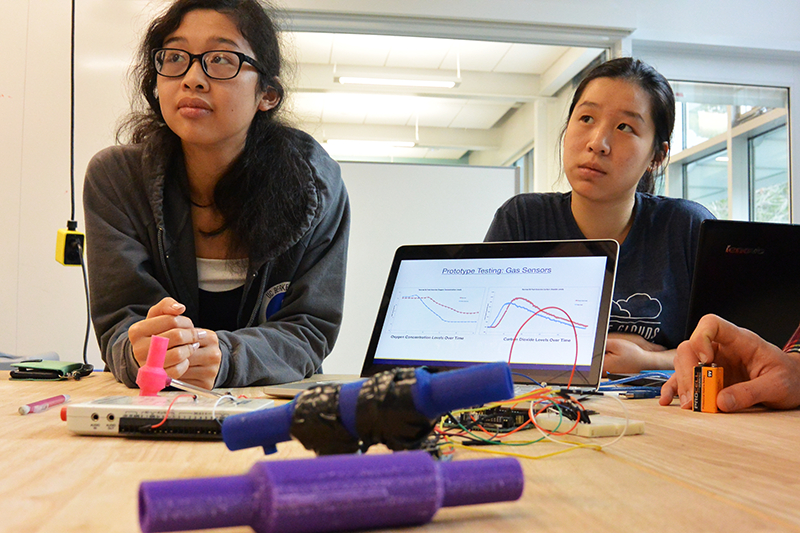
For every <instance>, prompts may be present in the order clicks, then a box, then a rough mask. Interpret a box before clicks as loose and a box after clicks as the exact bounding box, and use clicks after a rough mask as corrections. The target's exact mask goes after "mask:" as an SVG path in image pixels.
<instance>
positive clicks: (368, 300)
mask: <svg viewBox="0 0 800 533" xmlns="http://www.w3.org/2000/svg"><path fill="white" fill-rule="evenodd" d="M342 177H343V178H344V182H345V185H346V186H347V191H348V193H349V194H350V208H351V210H352V225H351V228H350V248H349V252H348V258H347V287H346V289H345V308H344V320H343V321H342V330H341V333H340V335H339V339H338V340H337V341H336V346H335V348H334V350H333V353H331V355H330V356H329V357H328V358H327V359H326V360H325V364H324V365H323V369H324V370H325V372H326V373H328V374H359V373H360V372H361V366H362V364H363V363H364V355H365V354H366V353H367V346H368V345H369V339H370V335H371V333H372V328H373V326H374V324H375V318H376V316H377V313H378V306H379V304H380V299H381V296H382V295H383V290H384V287H385V286H386V278H387V277H388V275H389V267H390V266H391V264H392V258H393V257H394V252H395V250H396V249H397V247H399V246H401V245H403V244H430V243H446V242H451V243H456V242H480V241H482V240H483V237H484V236H485V235H486V230H487V229H488V228H489V224H490V223H491V221H492V217H494V213H495V211H496V210H497V208H498V207H500V205H502V204H503V202H505V201H506V200H507V199H509V198H510V197H511V196H513V195H514V194H515V193H516V192H518V188H519V169H517V168H514V167H504V168H497V167H494V168H489V167H477V166H437V165H403V164H400V165H398V164H391V163H342Z"/></svg>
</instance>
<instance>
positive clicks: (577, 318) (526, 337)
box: [264, 240, 618, 396]
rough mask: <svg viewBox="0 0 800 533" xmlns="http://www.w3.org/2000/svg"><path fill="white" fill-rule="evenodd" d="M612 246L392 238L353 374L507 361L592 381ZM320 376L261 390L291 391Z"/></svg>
mask: <svg viewBox="0 0 800 533" xmlns="http://www.w3.org/2000/svg"><path fill="white" fill-rule="evenodd" d="M617 255H618V245H617V243H616V241H612V240H580V241H541V242H503V243H474V244H430V245H409V246H401V247H400V248H398V250H397V252H396V253H395V256H394V260H393V262H392V267H391V269H390V272H389V276H388V280H387V282H386V289H385V291H384V294H383V298H382V299H381V304H380V308H379V311H378V316H377V317H376V320H375V326H374V328H373V332H372V337H371V340H370V343H369V348H368V350H367V353H366V356H365V358H364V364H363V368H362V371H361V377H369V376H371V375H373V374H375V373H377V372H380V371H383V370H388V369H391V368H395V367H419V366H425V367H427V368H429V369H431V370H435V371H440V370H451V369H456V368H463V367H466V366H470V365H475V364H480V363H488V362H495V361H506V362H508V363H510V365H511V368H512V371H513V372H515V373H517V375H516V376H515V379H514V381H516V382H518V383H525V384H531V383H532V381H531V380H536V381H538V382H547V383H548V384H550V385H562V386H563V385H567V384H568V383H569V384H570V386H572V387H574V388H584V389H596V388H597V386H598V384H599V381H600V374H601V370H602V366H603V357H604V355H605V341H606V334H607V330H608V320H609V314H610V309H611V298H612V295H613V291H614V275H615V271H616V265H617ZM353 378H354V379H357V376H353ZM320 380H323V381H324V380H326V376H325V375H324V374H321V375H317V376H314V377H313V378H309V379H307V380H304V381H303V382H299V383H295V384H284V385H276V386H270V387H267V388H265V389H264V391H265V392H266V393H268V394H271V395H274V396H290V395H294V394H296V393H297V392H300V391H301V390H303V388H308V387H309V386H313V385H315V384H317V383H318V382H319V381H320ZM298 386H299V387H298Z"/></svg>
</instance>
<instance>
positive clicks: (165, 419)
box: [150, 394, 194, 429]
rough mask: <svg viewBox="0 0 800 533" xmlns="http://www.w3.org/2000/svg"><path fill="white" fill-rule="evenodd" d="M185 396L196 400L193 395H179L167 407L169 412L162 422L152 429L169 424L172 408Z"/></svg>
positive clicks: (151, 427) (165, 414)
mask: <svg viewBox="0 0 800 533" xmlns="http://www.w3.org/2000/svg"><path fill="white" fill-rule="evenodd" d="M185 396H189V397H190V398H194V395H193V394H178V395H177V396H175V398H173V399H172V401H171V402H169V406H167V412H166V413H164V418H163V419H162V420H161V422H159V423H158V424H156V425H155V426H150V429H156V428H158V427H161V426H163V425H164V424H165V423H166V422H167V418H169V412H170V411H172V406H173V405H175V402H177V401H178V398H183V397H185Z"/></svg>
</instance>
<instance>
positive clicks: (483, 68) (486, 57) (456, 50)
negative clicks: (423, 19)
mask: <svg viewBox="0 0 800 533" xmlns="http://www.w3.org/2000/svg"><path fill="white" fill-rule="evenodd" d="M510 48H511V44H510V43H487V42H481V41H456V44H455V45H454V46H453V47H452V48H450V52H448V54H447V55H446V56H445V58H444V60H443V61H442V64H441V65H440V67H439V68H441V69H446V70H456V59H457V58H458V61H460V65H461V70H475V71H479V72H491V71H492V70H493V69H494V68H495V67H496V66H497V64H498V63H500V60H501V59H503V56H505V55H506V53H508V51H509V49H510Z"/></svg>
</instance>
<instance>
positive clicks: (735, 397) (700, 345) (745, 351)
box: [659, 315, 800, 411]
mask: <svg viewBox="0 0 800 533" xmlns="http://www.w3.org/2000/svg"><path fill="white" fill-rule="evenodd" d="M698 363H716V364H717V365H719V366H721V367H723V368H724V377H725V388H724V389H722V390H721V391H720V392H719V393H718V394H717V407H719V408H720V410H722V411H738V410H741V409H746V408H748V407H750V406H752V405H755V404H757V403H761V404H763V405H765V406H766V407H769V408H773V409H791V408H793V407H797V406H798V405H800V354H798V353H786V352H783V351H782V350H781V349H780V348H778V347H777V346H775V345H773V344H770V343H768V342H767V341H765V340H764V339H762V338H761V337H759V336H758V335H756V334H755V333H753V332H752V331H749V330H747V329H744V328H740V327H738V326H736V325H734V324H732V323H730V322H728V321H727V320H724V319H722V318H720V317H718V316H716V315H706V316H704V317H703V318H701V319H700V322H699V323H698V324H697V328H696V329H695V330H694V333H692V336H691V338H690V339H689V340H688V341H684V342H683V343H681V344H680V346H678V354H677V355H676V356H675V374H674V375H673V376H672V377H671V378H670V379H669V381H667V382H666V383H665V384H664V386H663V387H662V388H661V399H660V400H659V402H660V403H661V405H669V404H670V403H671V402H672V398H673V397H674V396H675V395H676V394H677V395H678V397H679V398H680V402H681V407H683V408H684V409H691V407H692V386H693V381H694V367H695V366H696V365H697V364H698Z"/></svg>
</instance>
